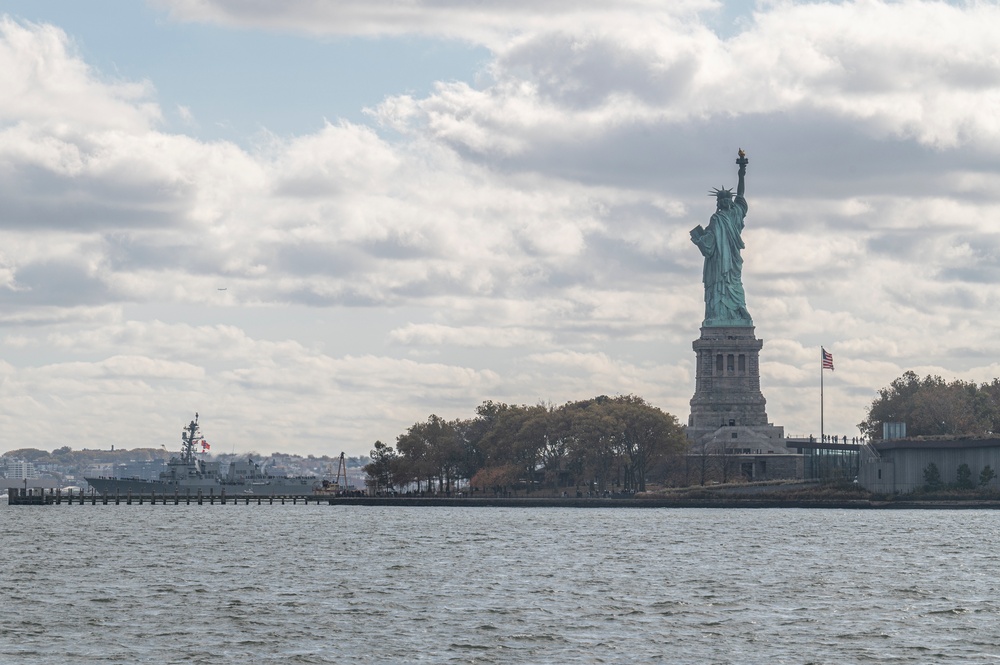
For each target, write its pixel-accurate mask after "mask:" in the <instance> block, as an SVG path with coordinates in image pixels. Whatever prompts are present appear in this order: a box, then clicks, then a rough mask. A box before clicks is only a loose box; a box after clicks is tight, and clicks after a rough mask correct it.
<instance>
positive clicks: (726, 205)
mask: <svg viewBox="0 0 1000 665" xmlns="http://www.w3.org/2000/svg"><path fill="white" fill-rule="evenodd" d="M718 205H719V210H729V209H730V208H732V207H733V201H732V199H730V198H729V197H728V196H720V197H719V199H718Z"/></svg>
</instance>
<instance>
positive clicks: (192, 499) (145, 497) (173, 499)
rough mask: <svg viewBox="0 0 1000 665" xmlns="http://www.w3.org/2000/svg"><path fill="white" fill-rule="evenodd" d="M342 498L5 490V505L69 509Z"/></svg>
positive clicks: (311, 500) (314, 495)
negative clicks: (72, 507)
mask: <svg viewBox="0 0 1000 665" xmlns="http://www.w3.org/2000/svg"><path fill="white" fill-rule="evenodd" d="M344 498H345V497H341V496H337V495H335V494H310V495H303V494H297V495H281V494H278V495H272V494H266V495H265V494H235V495H229V496H226V493H225V492H222V493H221V494H214V493H212V494H204V493H202V492H200V491H199V492H198V493H197V494H191V493H187V492H186V493H184V494H181V493H180V492H174V493H172V494H170V493H162V494H157V493H156V492H150V493H149V494H132V493H131V492H129V493H127V494H124V495H123V494H98V493H96V492H90V493H87V492H84V491H82V490H81V491H79V492H75V493H74V492H73V491H72V490H71V491H69V492H66V493H63V492H62V490H50V491H48V492H45V491H44V490H33V489H25V488H11V489H10V490H8V494H7V505H9V506H59V505H63V504H66V505H67V506H72V505H81V506H82V505H91V506H97V505H104V506H107V505H115V506H117V505H122V504H124V505H128V506H131V505H133V504H135V505H139V506H141V505H144V504H148V505H163V506H167V505H173V506H179V505H188V506H190V505H192V504H195V505H199V506H201V505H204V504H206V503H207V504H209V505H215V504H219V505H226V504H234V505H235V504H239V503H243V504H246V505H248V506H249V505H250V504H256V505H258V506H260V505H264V504H269V505H274V504H276V503H277V504H279V505H285V503H286V502H287V503H291V504H293V505H295V504H299V503H301V504H303V505H305V504H309V503H313V504H319V503H329V504H331V505H333V503H334V502H335V501H337V500H343V499H344Z"/></svg>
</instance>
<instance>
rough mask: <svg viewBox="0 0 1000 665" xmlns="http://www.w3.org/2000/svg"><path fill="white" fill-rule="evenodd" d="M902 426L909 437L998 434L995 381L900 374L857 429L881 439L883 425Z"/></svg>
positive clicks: (998, 383) (999, 388) (999, 390)
mask: <svg viewBox="0 0 1000 665" xmlns="http://www.w3.org/2000/svg"><path fill="white" fill-rule="evenodd" d="M887 422H902V423H906V433H907V435H908V436H986V435H988V434H991V433H992V432H996V431H1000V379H993V381H992V382H991V383H983V384H976V383H972V382H967V381H961V380H957V379H956V380H955V381H952V382H951V383H948V382H946V381H945V380H944V379H942V378H941V377H940V376H930V375H928V376H926V377H924V378H923V379H921V378H920V377H918V376H917V375H916V374H915V373H914V372H912V371H908V372H905V373H904V374H903V375H902V376H900V377H899V378H897V379H895V380H893V381H892V383H890V384H889V385H888V386H886V387H885V388H882V389H881V390H879V391H878V395H877V396H876V397H875V399H874V400H873V401H872V403H871V406H869V407H868V416H867V418H865V419H864V420H863V421H862V422H861V423H859V424H858V427H859V428H860V429H861V431H862V432H864V433H865V434H866V435H867V436H868V437H869V438H871V439H880V438H881V437H882V423H887Z"/></svg>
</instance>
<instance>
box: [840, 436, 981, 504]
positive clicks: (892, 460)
mask: <svg viewBox="0 0 1000 665" xmlns="http://www.w3.org/2000/svg"><path fill="white" fill-rule="evenodd" d="M932 463H933V464H934V465H935V466H936V467H937V469H938V472H939V473H940V475H941V482H942V483H943V484H944V485H948V484H951V483H955V482H956V481H957V480H958V468H959V467H960V466H961V465H962V464H966V465H968V467H969V470H970V472H971V480H972V482H973V484H975V485H977V486H978V485H979V480H980V474H981V473H982V472H983V469H984V468H985V467H987V466H989V467H990V468H991V469H992V470H993V471H994V472H995V473H997V474H1000V438H991V439H924V438H915V439H892V440H889V441H879V442H876V443H873V444H871V445H870V446H865V448H864V450H863V451H862V455H861V463H860V469H859V472H858V483H860V484H861V486H862V487H864V488H865V489H867V490H870V491H872V492H878V493H881V494H896V493H901V494H905V493H908V492H913V491H916V490H920V489H922V488H923V487H924V486H925V485H926V479H925V476H924V472H925V471H926V470H927V468H928V467H929V466H930V465H931V464H932ZM986 487H988V488H991V489H998V488H1000V482H998V479H997V478H993V479H992V480H990V481H989V483H987V485H986Z"/></svg>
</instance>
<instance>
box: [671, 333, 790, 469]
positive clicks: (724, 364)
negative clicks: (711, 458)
mask: <svg viewBox="0 0 1000 665" xmlns="http://www.w3.org/2000/svg"><path fill="white" fill-rule="evenodd" d="M763 346H764V342H763V340H759V339H757V338H756V337H755V336H754V328H753V326H738V327H737V326H730V327H718V328H717V327H702V329H701V337H700V338H699V339H697V340H695V342H694V343H693V347H694V352H695V354H696V355H697V356H698V360H697V369H696V371H695V390H694V397H692V398H691V415H690V417H689V418H688V427H687V435H688V438H690V439H691V440H692V441H695V442H703V443H704V442H707V441H710V440H713V439H718V438H719V437H723V438H725V439H726V445H727V446H728V445H731V446H732V447H734V448H743V447H751V448H753V449H754V450H759V449H764V448H771V447H772V445H769V444H771V443H772V440H773V447H774V448H776V449H783V448H784V446H783V445H782V442H781V439H782V438H783V436H784V429H783V428H781V427H775V426H774V425H772V424H770V423H769V422H768V420H767V412H766V411H765V410H764V405H765V404H766V403H767V400H765V399H764V395H763V394H762V393H761V391H760V359H759V354H760V349H761V347H763ZM729 439H742V440H741V441H735V440H734V441H732V442H730V441H729ZM751 441H752V443H751Z"/></svg>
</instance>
